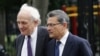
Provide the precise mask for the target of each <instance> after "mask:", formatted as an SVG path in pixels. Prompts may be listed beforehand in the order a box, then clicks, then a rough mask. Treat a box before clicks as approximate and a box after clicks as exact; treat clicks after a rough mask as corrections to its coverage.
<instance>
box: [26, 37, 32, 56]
mask: <svg viewBox="0 0 100 56" xmlns="http://www.w3.org/2000/svg"><path fill="white" fill-rule="evenodd" d="M27 54H28V56H32V47H31V36H28V40H27Z"/></svg>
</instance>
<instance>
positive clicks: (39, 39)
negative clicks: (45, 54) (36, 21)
mask: <svg viewBox="0 0 100 56" xmlns="http://www.w3.org/2000/svg"><path fill="white" fill-rule="evenodd" d="M42 33H43V32H41V29H40V28H38V32H37V41H36V50H35V51H36V52H35V56H40V52H41V49H42V48H41V47H43V41H44V38H42V37H44V36H43V35H42Z"/></svg>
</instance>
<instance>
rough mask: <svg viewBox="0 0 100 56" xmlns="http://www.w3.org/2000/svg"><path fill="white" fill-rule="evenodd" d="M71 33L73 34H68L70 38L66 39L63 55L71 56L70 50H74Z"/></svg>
mask: <svg viewBox="0 0 100 56" xmlns="http://www.w3.org/2000/svg"><path fill="white" fill-rule="evenodd" d="M71 35H72V34H71V33H70V34H69V36H68V39H67V41H66V44H65V47H64V50H63V53H62V56H69V54H70V52H71V50H72V47H73V43H72V38H71Z"/></svg>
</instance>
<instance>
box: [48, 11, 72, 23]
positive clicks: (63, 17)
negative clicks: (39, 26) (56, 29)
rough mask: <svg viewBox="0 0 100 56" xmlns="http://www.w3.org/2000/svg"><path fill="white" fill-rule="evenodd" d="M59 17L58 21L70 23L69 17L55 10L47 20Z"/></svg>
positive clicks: (49, 14)
mask: <svg viewBox="0 0 100 56" xmlns="http://www.w3.org/2000/svg"><path fill="white" fill-rule="evenodd" d="M54 16H57V18H58V21H59V22H60V23H61V24H62V23H64V22H66V23H67V24H69V23H70V21H69V17H68V15H67V14H66V13H65V12H64V11H62V10H53V11H51V12H49V13H48V14H47V18H49V17H54Z"/></svg>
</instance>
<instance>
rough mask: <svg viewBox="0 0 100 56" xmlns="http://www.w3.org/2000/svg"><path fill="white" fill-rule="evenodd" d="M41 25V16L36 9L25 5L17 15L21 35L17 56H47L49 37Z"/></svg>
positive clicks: (18, 41)
mask: <svg viewBox="0 0 100 56" xmlns="http://www.w3.org/2000/svg"><path fill="white" fill-rule="evenodd" d="M40 23H41V20H40V14H39V12H38V10H37V9H36V8H35V7H32V6H29V5H27V4H23V5H22V7H21V8H20V11H19V12H18V15H17V24H18V28H19V30H20V32H21V34H20V35H19V36H18V37H17V38H16V41H15V47H16V54H17V56H45V47H46V45H47V43H48V41H49V35H48V32H47V30H46V29H45V28H44V27H39V24H40Z"/></svg>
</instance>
